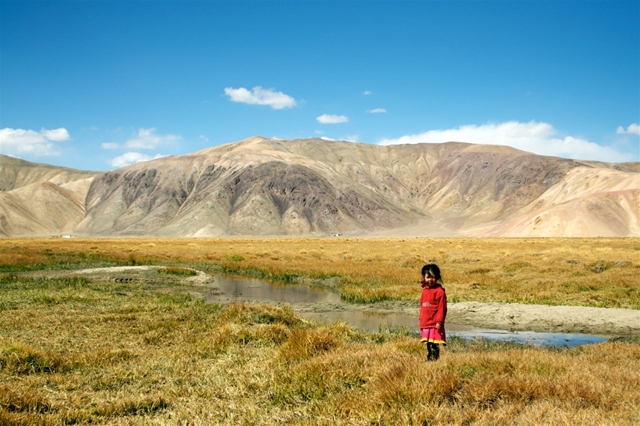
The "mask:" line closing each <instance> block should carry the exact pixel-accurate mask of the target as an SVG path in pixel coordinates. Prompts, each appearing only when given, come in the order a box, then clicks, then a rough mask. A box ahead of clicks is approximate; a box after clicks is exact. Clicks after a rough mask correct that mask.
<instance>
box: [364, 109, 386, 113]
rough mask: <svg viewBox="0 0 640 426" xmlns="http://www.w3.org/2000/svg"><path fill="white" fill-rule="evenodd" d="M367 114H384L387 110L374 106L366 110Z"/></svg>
mask: <svg viewBox="0 0 640 426" xmlns="http://www.w3.org/2000/svg"><path fill="white" fill-rule="evenodd" d="M367 112H368V113H369V114H384V113H386V112H387V110H386V109H384V108H374V109H370V110H368V111H367Z"/></svg>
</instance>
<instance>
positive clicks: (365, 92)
mask: <svg viewBox="0 0 640 426" xmlns="http://www.w3.org/2000/svg"><path fill="white" fill-rule="evenodd" d="M362 94H363V95H370V94H371V91H370V90H365V91H364V93H362Z"/></svg>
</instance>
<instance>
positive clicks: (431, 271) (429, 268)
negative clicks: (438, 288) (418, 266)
mask: <svg viewBox="0 0 640 426" xmlns="http://www.w3.org/2000/svg"><path fill="white" fill-rule="evenodd" d="M422 279H423V280H425V281H426V280H427V279H433V280H435V282H440V281H442V276H441V275H440V268H438V265H436V264H435V263H429V264H428V265H424V266H423V267H422Z"/></svg>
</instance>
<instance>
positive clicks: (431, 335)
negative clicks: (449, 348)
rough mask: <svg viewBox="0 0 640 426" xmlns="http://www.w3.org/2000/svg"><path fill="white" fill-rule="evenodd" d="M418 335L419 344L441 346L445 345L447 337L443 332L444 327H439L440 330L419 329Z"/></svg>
mask: <svg viewBox="0 0 640 426" xmlns="http://www.w3.org/2000/svg"><path fill="white" fill-rule="evenodd" d="M420 335H421V336H422V339H420V343H429V342H431V343H441V344H443V345H446V344H447V335H446V333H445V332H444V326H442V327H440V330H437V329H435V328H421V329H420Z"/></svg>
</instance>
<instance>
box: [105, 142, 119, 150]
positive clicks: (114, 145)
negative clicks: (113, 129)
mask: <svg viewBox="0 0 640 426" xmlns="http://www.w3.org/2000/svg"><path fill="white" fill-rule="evenodd" d="M119 147H120V145H118V143H117V142H103V143H102V149H118V148H119Z"/></svg>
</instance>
